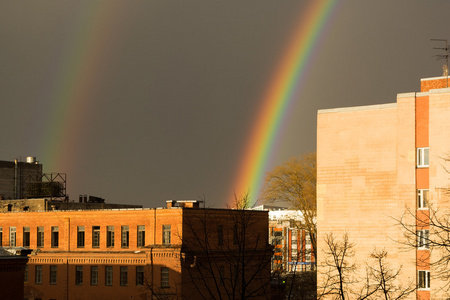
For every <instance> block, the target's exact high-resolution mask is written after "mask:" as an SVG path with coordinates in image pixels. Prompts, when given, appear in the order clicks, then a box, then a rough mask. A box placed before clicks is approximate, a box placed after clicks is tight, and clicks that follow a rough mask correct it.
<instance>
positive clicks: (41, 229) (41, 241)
mask: <svg viewBox="0 0 450 300" xmlns="http://www.w3.org/2000/svg"><path fill="white" fill-rule="evenodd" d="M37 247H38V248H42V247H44V227H43V226H39V227H38V228H37Z"/></svg>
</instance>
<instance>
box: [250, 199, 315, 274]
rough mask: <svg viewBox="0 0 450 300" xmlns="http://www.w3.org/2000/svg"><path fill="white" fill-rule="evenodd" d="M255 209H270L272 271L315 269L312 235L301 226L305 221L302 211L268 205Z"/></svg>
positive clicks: (284, 271) (286, 271) (289, 271)
mask: <svg viewBox="0 0 450 300" xmlns="http://www.w3.org/2000/svg"><path fill="white" fill-rule="evenodd" d="M254 209H255V210H268V211H269V243H270V244H271V245H273V247H274V256H273V258H272V266H271V268H272V272H282V273H291V272H294V271H296V272H299V271H310V270H313V269H315V260H314V254H313V249H312V245H311V238H310V235H309V233H308V232H307V231H306V230H305V229H302V228H300V227H301V226H299V225H300V224H301V221H303V215H302V213H301V211H299V210H288V209H287V208H285V207H278V206H267V205H261V206H257V207H255V208H254Z"/></svg>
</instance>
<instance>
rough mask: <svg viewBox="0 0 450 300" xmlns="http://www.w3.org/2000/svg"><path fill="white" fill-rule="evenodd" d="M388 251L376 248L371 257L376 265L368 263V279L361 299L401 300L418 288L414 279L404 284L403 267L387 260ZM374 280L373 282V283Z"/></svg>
mask: <svg viewBox="0 0 450 300" xmlns="http://www.w3.org/2000/svg"><path fill="white" fill-rule="evenodd" d="M387 256H388V253H387V252H386V251H385V250H380V251H377V250H374V251H373V252H372V253H371V254H370V257H371V258H372V259H373V260H375V266H370V265H367V270H368V276H367V278H368V280H367V281H366V282H367V283H366V286H365V289H364V292H363V293H361V294H360V299H366V298H370V297H372V298H374V299H385V300H400V299H404V298H406V297H407V296H408V295H409V294H411V293H412V292H414V291H415V290H416V285H415V283H414V282H413V281H410V282H408V284H407V285H406V286H402V285H401V284H400V283H399V282H398V281H399V279H400V277H401V276H400V274H401V269H402V267H401V266H400V267H399V268H398V269H396V268H394V267H392V266H391V265H390V264H389V263H387V262H386V259H387ZM371 282H372V283H371Z"/></svg>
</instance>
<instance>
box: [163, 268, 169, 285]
mask: <svg viewBox="0 0 450 300" xmlns="http://www.w3.org/2000/svg"><path fill="white" fill-rule="evenodd" d="M161 287H162V288H168V287H169V268H165V267H162V268H161Z"/></svg>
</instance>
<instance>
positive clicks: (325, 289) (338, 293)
mask: <svg viewBox="0 0 450 300" xmlns="http://www.w3.org/2000/svg"><path fill="white" fill-rule="evenodd" d="M325 244H326V249H324V256H325V257H324V261H323V265H321V268H323V269H324V273H323V274H321V275H323V276H322V279H323V282H321V286H319V287H318V298H319V299H321V298H323V297H326V296H331V297H332V298H334V299H340V300H345V299H348V298H349V297H350V295H351V294H352V293H353V290H352V289H351V286H352V285H353V284H355V283H356V281H355V280H354V277H353V276H354V272H355V270H356V265H355V264H354V263H351V262H350V259H351V258H352V257H353V256H354V255H355V252H354V250H353V248H354V246H355V245H354V244H353V243H351V242H350V241H349V237H348V233H345V234H344V235H343V237H342V240H339V239H337V238H336V237H334V235H333V233H330V234H327V235H326V236H325Z"/></svg>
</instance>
